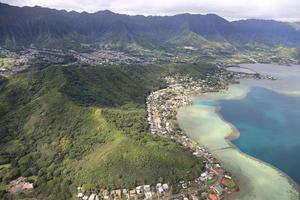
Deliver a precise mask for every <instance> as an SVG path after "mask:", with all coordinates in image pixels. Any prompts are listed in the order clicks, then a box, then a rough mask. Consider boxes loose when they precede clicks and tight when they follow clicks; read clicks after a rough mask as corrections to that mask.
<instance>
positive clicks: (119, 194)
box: [115, 189, 122, 198]
mask: <svg viewBox="0 0 300 200" xmlns="http://www.w3.org/2000/svg"><path fill="white" fill-rule="evenodd" d="M115 197H116V198H121V197H122V191H121V190H120V189H119V190H115Z"/></svg>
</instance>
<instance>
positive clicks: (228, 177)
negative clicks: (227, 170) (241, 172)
mask: <svg viewBox="0 0 300 200" xmlns="http://www.w3.org/2000/svg"><path fill="white" fill-rule="evenodd" d="M224 177H225V178H227V179H229V180H231V179H232V178H231V176H228V175H226V174H225V176H224Z"/></svg>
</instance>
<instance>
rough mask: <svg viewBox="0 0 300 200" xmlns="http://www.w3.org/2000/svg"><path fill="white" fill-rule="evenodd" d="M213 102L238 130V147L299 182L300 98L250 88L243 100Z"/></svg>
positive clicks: (235, 142) (236, 142)
mask: <svg viewBox="0 0 300 200" xmlns="http://www.w3.org/2000/svg"><path fill="white" fill-rule="evenodd" d="M206 103H207V102H206ZM217 104H218V106H220V114H221V115H222V116H223V118H224V119H225V120H226V121H228V122H230V123H231V124H233V125H234V126H235V127H236V128H237V129H238V130H239V131H240V134H241V135H240V138H238V139H237V140H235V141H233V143H234V144H235V145H236V146H237V147H238V148H239V149H241V150H242V151H243V152H244V153H246V154H248V155H251V156H253V157H255V158H258V159H260V160H263V161H265V162H267V163H270V164H272V165H273V166H275V167H277V168H279V169H280V170H282V171H283V172H285V173H286V174H288V175H289V176H290V177H291V178H292V179H293V180H295V181H296V182H297V183H298V184H300V97H293V96H287V95H282V94H279V93H276V92H273V91H271V90H268V89H264V88H260V87H254V88H252V89H251V90H250V91H249V93H248V95H247V96H246V97H245V98H243V99H238V100H219V101H218V102H217Z"/></svg>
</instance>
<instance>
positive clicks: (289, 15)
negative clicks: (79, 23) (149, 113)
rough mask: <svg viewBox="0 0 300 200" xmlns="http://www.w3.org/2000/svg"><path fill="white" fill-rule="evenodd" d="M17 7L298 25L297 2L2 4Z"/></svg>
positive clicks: (69, 0)
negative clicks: (202, 16) (208, 16)
mask: <svg viewBox="0 0 300 200" xmlns="http://www.w3.org/2000/svg"><path fill="white" fill-rule="evenodd" d="M2 2H3V3H8V4H11V5H17V6H26V5H28V6H34V5H39V6H44V7H50V8H57V9H66V10H76V11H88V12H95V11H98V10H105V9H109V10H112V11H114V12H118V13H126V14H144V15H174V14H178V13H187V12H188V13H200V14H205V13H215V14H218V15H220V16H222V17H225V18H227V19H229V20H231V19H241V18H263V19H277V20H287V21H300V12H299V11H300V1H299V0H2Z"/></svg>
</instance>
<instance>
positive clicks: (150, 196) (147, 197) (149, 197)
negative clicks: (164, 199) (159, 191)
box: [145, 191, 152, 199]
mask: <svg viewBox="0 0 300 200" xmlns="http://www.w3.org/2000/svg"><path fill="white" fill-rule="evenodd" d="M145 198H146V199H152V192H150V191H149V192H145Z"/></svg>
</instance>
